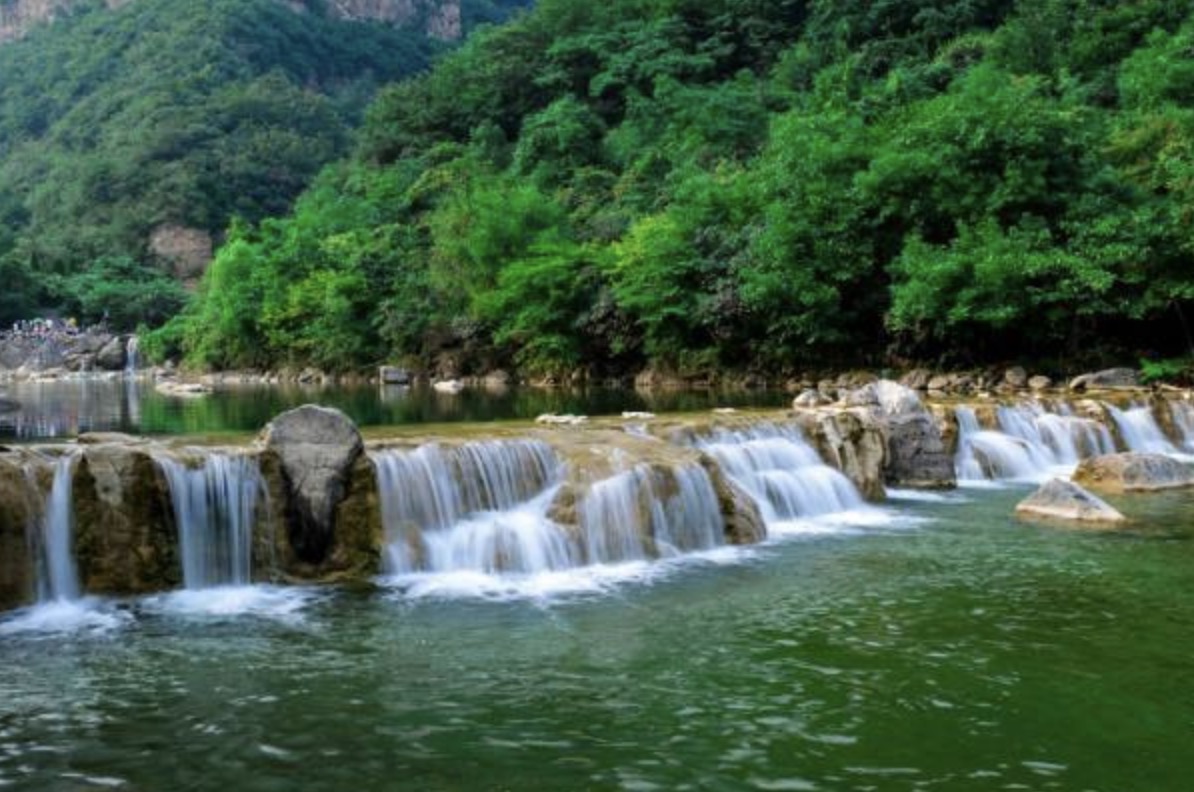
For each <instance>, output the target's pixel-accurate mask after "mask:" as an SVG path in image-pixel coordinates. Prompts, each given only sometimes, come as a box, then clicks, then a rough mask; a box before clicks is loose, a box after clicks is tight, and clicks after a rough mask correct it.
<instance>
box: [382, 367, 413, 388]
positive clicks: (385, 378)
mask: <svg viewBox="0 0 1194 792" xmlns="http://www.w3.org/2000/svg"><path fill="white" fill-rule="evenodd" d="M378 377H379V378H380V379H381V384H382V385H409V384H410V383H411V379H412V377H411V375H410V372H409V371H407V370H406V369H404V368H398V367H397V366H382V367H381V368H380V369H378Z"/></svg>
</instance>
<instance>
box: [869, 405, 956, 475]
mask: <svg viewBox="0 0 1194 792" xmlns="http://www.w3.org/2000/svg"><path fill="white" fill-rule="evenodd" d="M883 425H884V435H885V437H886V439H887V456H886V459H885V462H884V465H883V476H884V480H885V481H886V483H887V484H888V485H889V486H893V487H916V488H920V489H952V488H953V487H955V486H957V483H958V481H957V475H956V473H955V472H954V460H953V457H952V456H951V455H950V453H949V450H948V449H947V448H946V444H945V439H944V438H943V437H942V435H941V429H940V427H939V426H938V424H937V421H936V419H934V418H933V416H932V415H930V414H929V413H927V412H924V411H921V412H911V413H904V414H903V415H893V416H889V417H887V418H886V419H885V420H884V424H883Z"/></svg>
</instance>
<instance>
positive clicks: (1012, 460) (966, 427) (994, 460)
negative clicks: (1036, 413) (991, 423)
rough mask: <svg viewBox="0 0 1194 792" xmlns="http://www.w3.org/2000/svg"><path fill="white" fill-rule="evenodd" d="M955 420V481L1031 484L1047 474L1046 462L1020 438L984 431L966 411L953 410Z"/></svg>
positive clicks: (1037, 449) (968, 409) (1038, 449)
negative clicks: (1024, 482) (997, 481)
mask: <svg viewBox="0 0 1194 792" xmlns="http://www.w3.org/2000/svg"><path fill="white" fill-rule="evenodd" d="M954 416H955V417H956V419H957V422H958V451H957V454H956V455H955V457H954V468H955V469H956V471H957V474H958V481H961V482H974V481H985V480H988V479H1021V480H1032V479H1036V478H1040V477H1041V476H1042V475H1043V474H1045V473H1046V471H1047V469H1048V467H1049V461H1048V459H1046V458H1045V457H1044V456H1042V453H1041V449H1040V447H1039V446H1038V447H1036V448H1034V447H1033V446H1031V445H1030V444H1029V443H1028V442H1027V441H1025V440H1024V439H1022V438H1016V437H1011V436H1010V435H1007V434H1004V433H1003V432H999V431H995V430H991V429H983V428H982V426H981V425H980V424H979V422H978V416H977V415H976V414H975V412H974V410H972V409H970V408H969V407H958V408H956V409H955V410H954Z"/></svg>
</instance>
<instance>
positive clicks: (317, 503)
mask: <svg viewBox="0 0 1194 792" xmlns="http://www.w3.org/2000/svg"><path fill="white" fill-rule="evenodd" d="M260 442H261V444H262V446H263V451H262V472H263V473H264V474H265V475H266V477H267V480H268V481H270V486H271V496H273V498H274V502H275V504H277V505H279V507H280V508H281V510H282V515H281V517H282V519H283V520H284V524H285V525H286V529H287V530H286V531H285V537H284V538H285V539H286V541H287V545H288V547H287V549H288V550H289V551H290V552H291V553H292V554H293V556H294V558H295V559H296V560H297V561H299V562H301V563H304V564H313V565H320V564H323V563H324V562H325V561H327V560H328V557H329V553H330V551H331V550H332V548H333V544H334V541H335V533H336V512H337V508H338V507H339V506H340V504H341V502H342V501H344V499H345V496H346V494H347V493H348V488H349V483H350V481H351V479H352V473H353V468H354V467H355V466H356V463H357V462H358V461H359V460H360V458H361V456H362V453H363V451H364V444H363V443H362V441H361V433H360V432H359V431H358V430H357V427H356V426H355V425H354V424H353V422H352V421H351V420H350V419H349V418H348V416H346V415H345V414H344V413H342V412H340V411H339V410H334V409H329V408H326V407H317V406H315V405H310V404H308V405H305V406H303V407H299V408H297V409H294V410H291V411H289V412H286V413H283V414H282V415H279V416H278V417H277V418H275V419H274V420H273V421H272V422H271V423H270V424H269V425H268V426H267V427H266V428H265V430H264V432H262V435H261V438H260ZM285 560H288V559H284V561H285Z"/></svg>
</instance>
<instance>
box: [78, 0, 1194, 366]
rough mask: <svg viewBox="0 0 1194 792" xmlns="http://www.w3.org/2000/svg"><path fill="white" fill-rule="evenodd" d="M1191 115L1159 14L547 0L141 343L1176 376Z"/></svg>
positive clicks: (1149, 1)
mask: <svg viewBox="0 0 1194 792" xmlns="http://www.w3.org/2000/svg"><path fill="white" fill-rule="evenodd" d="M1192 102H1194V12H1192V10H1191V7H1190V4H1188V3H1173V2H1166V1H1165V0H1133V1H1132V2H1119V1H1115V0H1020V1H1019V2H1017V1H1016V0H965V1H963V2H956V1H954V0H950V1H949V2H947V1H946V0H932V1H931V2H926V1H925V0H917V1H916V2H912V0H882V1H881V2H861V1H859V0H846V1H845V2H843V1H842V0H836V1H834V2H830V0H609V1H608V2H604V3H579V2H573V1H572V0H543V2H540V3H538V4H537V5H536V8H535V10H534V11H533V12H531V13H528V14H526V15H524V16H522V17H519V18H517V19H516V20H515V21H514V22H513V23H511V24H507V25H504V26H502V27H497V28H491V29H487V30H485V31H483V32H482V33H480V34H478V35H476V36H474V37H472V38H470V39H469V40H468V42H467V43H466V44H465V45H464V46H463V47H462V48H461V49H459V50H458V51H456V52H454V53H453V54H451V55H449V56H447V57H444V58H442V59H441V60H439V61H438V62H437V64H436V66H435V68H434V69H432V70H431V71H430V72H428V73H426V74H425V75H423V76H421V77H418V78H416V79H413V80H408V81H405V82H400V83H397V84H395V85H393V86H392V87H389V88H387V89H386V90H384V91H383V92H382V94H381V95H380V96H379V97H378V98H377V100H376V101H375V102H374V103H373V104H372V106H371V107H370V108H369V110H368V112H367V114H366V119H365V123H364V126H363V128H362V129H361V131H360V132H359V135H358V137H357V139H356V142H355V147H354V150H353V153H352V155H351V156H350V157H348V158H346V159H344V160H341V161H340V162H338V163H337V164H334V165H331V166H329V167H327V168H325V169H324V170H323V171H322V172H321V173H320V174H319V176H318V177H317V178H316V179H315V181H314V183H313V185H312V186H311V187H310V188H309V189H308V190H307V191H306V192H305V193H304V194H303V195H302V197H301V198H300V199H299V200H298V202H297V204H296V206H295V208H294V210H293V212H292V214H290V215H289V216H288V217H286V218H284V219H266V220H263V221H260V222H257V221H256V218H255V217H254V213H255V212H254V209H253V206H252V205H250V206H249V207H247V208H245V209H244V210H243V211H242V215H243V216H242V219H240V220H237V221H236V222H234V223H233V225H232V227H231V228H230V230H229V231H228V232H227V242H226V244H224V246H223V247H222V248H221V250H220V251H219V254H218V256H217V258H216V260H215V262H214V263H213V265H212V266H211V268H210V269H209V271H208V273H207V276H206V278H205V280H204V282H203V284H202V285H201V287H200V289H199V292H198V294H197V297H196V298H195V299H194V300H193V302H192V303H191V304H190V305H189V306H188V307H187V308H186V310H185V311H184V312H183V313H182V314H181V315H180V316H179V317H177V318H176V319H175V320H173V321H172V322H170V323H169V324H168V325H166V326H165V327H164V328H163V329H162V330H160V331H158V332H157V333H155V334H153V336H152V337H151V338H150V339H149V340H150V343H149V347H150V349H151V351H152V352H153V353H154V354H156V355H158V356H159V357H165V356H176V355H180V354H181V355H185V357H186V358H187V360H189V361H190V362H191V363H193V364H196V365H202V366H212V367H277V366H282V365H316V366H321V367H325V368H330V369H343V368H351V367H356V366H366V365H371V364H374V363H377V362H379V361H383V360H394V361H399V360H404V361H410V362H412V363H414V364H416V365H419V366H426V367H436V366H439V367H441V368H445V369H450V370H452V371H456V372H459V373H469V372H473V371H483V370H486V369H489V368H495V367H510V366H516V367H518V368H519V370H521V371H522V372H524V373H538V372H570V371H576V370H585V371H587V372H589V373H591V374H593V375H599V376H602V375H607V374H619V373H625V372H630V371H634V370H637V369H638V368H641V367H643V366H645V365H654V366H658V367H661V368H666V369H670V370H674V371H679V372H682V373H684V372H698V371H708V370H749V369H756V370H761V371H767V372H769V373H777V374H778V373H782V372H784V371H788V370H791V369H794V368H798V367H806V366H822V367H827V366H833V365H845V364H848V363H854V362H867V363H879V364H889V363H899V362H902V361H912V360H926V361H939V362H950V363H956V364H960V363H965V362H969V361H974V360H984V361H985V360H991V359H1002V358H1008V357H1013V356H1019V357H1023V358H1035V359H1038V360H1045V359H1050V360H1057V359H1061V358H1064V359H1067V360H1075V359H1077V358H1095V357H1099V356H1100V355H1107V356H1122V355H1139V354H1145V355H1175V354H1183V353H1186V352H1188V351H1189V348H1190V346H1191V342H1190V334H1191V331H1190V328H1189V327H1188V324H1187V314H1188V313H1190V311H1191V309H1194V303H1192V301H1194V269H1192V268H1191V262H1192V256H1194V236H1192V235H1191V233H1190V220H1191V214H1192V212H1194V104H1192ZM250 160H251V158H250ZM251 166H252V162H251V161H250V163H249V165H248V166H247V167H251ZM99 183H100V184H103V183H106V182H104V181H103V180H101V181H100V182H99ZM213 189H222V186H221V185H216V186H214V187H213Z"/></svg>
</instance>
